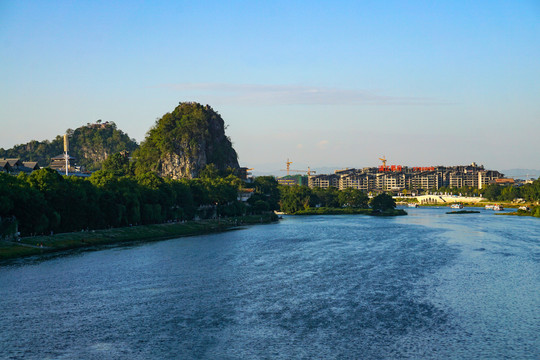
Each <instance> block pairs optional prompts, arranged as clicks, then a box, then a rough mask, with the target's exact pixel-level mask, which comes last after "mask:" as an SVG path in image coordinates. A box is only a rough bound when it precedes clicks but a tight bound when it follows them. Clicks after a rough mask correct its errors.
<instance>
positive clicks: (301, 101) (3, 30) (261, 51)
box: [0, 0, 540, 171]
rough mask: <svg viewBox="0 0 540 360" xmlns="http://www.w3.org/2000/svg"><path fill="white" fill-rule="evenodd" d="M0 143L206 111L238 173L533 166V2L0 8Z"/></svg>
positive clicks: (539, 70)
mask: <svg viewBox="0 0 540 360" xmlns="http://www.w3.org/2000/svg"><path fill="white" fill-rule="evenodd" d="M0 49H1V53H2V56H1V57H0V68H1V79H2V80H1V83H0V94H1V98H2V100H1V102H0V119H1V122H2V131H1V132H0V147H3V148H5V149H7V148H10V147H12V146H13V145H15V144H20V143H26V142H28V141H30V140H34V139H35V140H45V139H52V138H54V136H55V135H58V134H61V133H63V132H64V131H65V130H66V129H68V128H77V127H79V126H82V125H84V124H86V123H88V122H95V121H96V120H98V119H102V120H103V121H114V122H115V123H116V124H117V125H118V127H119V128H120V129H121V130H123V131H125V132H127V133H128V135H129V136H130V137H133V138H135V139H136V140H137V141H138V142H140V141H142V140H143V139H144V136H145V133H146V131H148V130H149V129H150V127H151V126H152V125H153V124H154V122H155V120H156V118H159V117H161V116H162V115H163V114H164V113H166V112H169V111H172V110H173V109H174V108H175V107H176V105H177V104H178V103H179V102H182V101H197V102H200V103H203V104H209V105H210V106H212V107H213V108H214V110H216V111H217V112H218V113H220V114H221V115H222V117H223V119H224V120H225V123H226V124H227V125H228V128H227V135H229V136H230V137H231V139H232V141H233V144H234V147H235V149H236V151H237V152H238V154H239V161H240V164H241V165H242V166H248V167H254V168H256V169H257V170H263V171H264V170H275V169H278V168H280V167H283V166H284V162H285V160H286V159H287V158H290V159H291V160H293V161H294V164H295V165H293V167H305V166H310V167H311V168H312V169H315V168H317V167H327V166H334V167H363V166H375V165H378V164H379V163H380V161H379V160H378V158H379V157H381V156H383V155H385V156H386V158H387V159H388V161H389V164H401V165H409V166H429V165H458V164H468V163H471V162H473V161H474V162H477V163H479V164H484V165H485V166H486V167H487V168H492V169H510V168H535V169H539V168H540V156H539V155H540V150H539V149H538V134H540V66H539V59H540V3H539V2H538V1H534V0H530V1H517V2H516V1H477V2H468V1H445V2H436V3H432V2H427V1H408V2H403V1H388V2H379V1H362V2H356V1H341V2H317V3H316V4H315V3H313V2H307V1H274V2H269V3H267V2H261V3H257V2H242V1H232V2H219V1H206V2H184V1H177V2H168V1H156V2H145V1H129V2H128V1H119V2H114V3H113V2H103V1H94V2H69V1H54V2H46V1H24V2H17V1H4V2H2V3H0Z"/></svg>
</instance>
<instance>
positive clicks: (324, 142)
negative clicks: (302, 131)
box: [317, 140, 329, 149]
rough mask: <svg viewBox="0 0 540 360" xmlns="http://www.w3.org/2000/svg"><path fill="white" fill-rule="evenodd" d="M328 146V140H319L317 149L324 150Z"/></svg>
mask: <svg viewBox="0 0 540 360" xmlns="http://www.w3.org/2000/svg"><path fill="white" fill-rule="evenodd" d="M328 144H329V141H328V140H321V141H319V142H318V143H317V147H318V148H319V149H326V147H327V146H328Z"/></svg>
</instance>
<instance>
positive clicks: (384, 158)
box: [379, 155, 386, 168]
mask: <svg viewBox="0 0 540 360" xmlns="http://www.w3.org/2000/svg"><path fill="white" fill-rule="evenodd" d="M379 160H381V161H382V164H383V167H384V168H386V156H384V155H383V157H382V158H379Z"/></svg>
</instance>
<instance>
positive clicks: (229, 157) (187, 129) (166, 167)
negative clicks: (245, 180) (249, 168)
mask: <svg viewBox="0 0 540 360" xmlns="http://www.w3.org/2000/svg"><path fill="white" fill-rule="evenodd" d="M225 128H226V127H225V123H224V121H223V119H222V118H221V116H220V115H219V114H218V113H217V112H215V111H214V110H213V109H212V108H211V107H210V106H208V105H205V106H203V105H201V104H199V103H195V102H182V103H180V104H179V105H178V106H177V107H176V108H175V109H174V110H173V111H172V112H170V113H166V114H165V115H163V116H162V117H161V118H160V119H158V120H157V121H156V123H155V125H154V126H153V127H152V128H151V129H150V131H149V132H148V134H147V136H146V138H145V140H144V141H143V142H142V143H141V147H140V148H139V150H138V151H137V152H136V153H135V155H134V156H135V157H136V158H137V171H138V172H139V173H145V172H148V171H155V172H156V173H158V174H159V175H161V176H164V177H169V178H172V179H179V178H197V177H198V176H199V173H200V171H201V170H202V169H204V168H205V167H206V165H210V164H213V166H214V167H215V168H216V169H217V170H220V171H226V170H227V169H233V170H234V169H238V168H239V165H238V155H237V153H236V151H235V150H234V148H233V146H232V143H231V140H230V139H229V137H228V136H226V135H225Z"/></svg>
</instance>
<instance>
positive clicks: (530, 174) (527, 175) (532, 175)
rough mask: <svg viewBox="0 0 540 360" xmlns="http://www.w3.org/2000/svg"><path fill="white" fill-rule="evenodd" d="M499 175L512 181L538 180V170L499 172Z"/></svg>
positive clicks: (539, 176) (539, 175) (539, 172)
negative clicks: (501, 174)
mask: <svg viewBox="0 0 540 360" xmlns="http://www.w3.org/2000/svg"><path fill="white" fill-rule="evenodd" d="M501 173H503V174H504V176H506V177H510V178H514V179H523V180H528V179H538V178H540V170H538V169H509V170H501Z"/></svg>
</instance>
